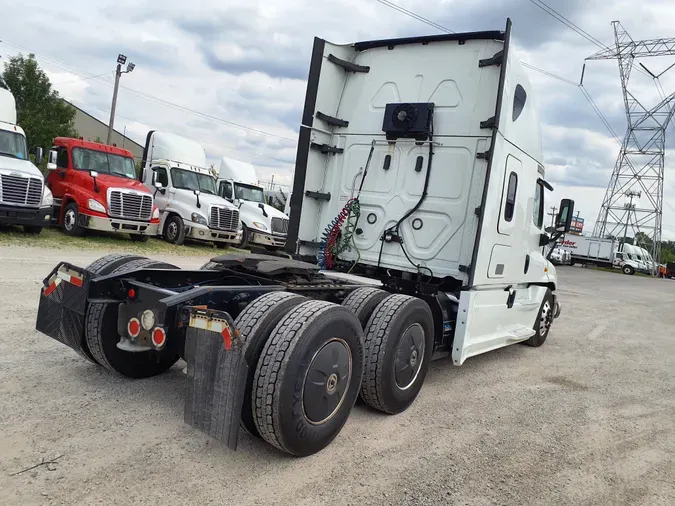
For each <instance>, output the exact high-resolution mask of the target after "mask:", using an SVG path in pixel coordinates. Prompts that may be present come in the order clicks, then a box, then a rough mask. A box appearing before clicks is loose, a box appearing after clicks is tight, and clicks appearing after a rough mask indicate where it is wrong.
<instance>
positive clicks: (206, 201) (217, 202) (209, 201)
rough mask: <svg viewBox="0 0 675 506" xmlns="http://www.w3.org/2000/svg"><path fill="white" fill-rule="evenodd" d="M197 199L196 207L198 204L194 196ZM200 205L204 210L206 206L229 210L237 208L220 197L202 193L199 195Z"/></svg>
mask: <svg viewBox="0 0 675 506" xmlns="http://www.w3.org/2000/svg"><path fill="white" fill-rule="evenodd" d="M194 199H195V205H196V203H197V197H196V196H194ZM199 203H200V204H201V205H202V209H204V206H206V207H208V208H210V207H211V206H216V207H225V208H227V209H232V210H236V209H237V207H236V206H234V205H233V204H231V203H230V202H228V201H227V200H225V199H224V198H222V197H219V196H218V195H211V194H209V193H200V194H199Z"/></svg>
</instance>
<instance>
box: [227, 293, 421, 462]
mask: <svg viewBox="0 0 675 506" xmlns="http://www.w3.org/2000/svg"><path fill="white" fill-rule="evenodd" d="M235 327H236V328H237V329H239V331H240V332H241V335H242V338H243V339H244V341H245V345H244V347H245V348H244V349H245V352H244V353H245V359H246V361H247V363H248V366H249V371H250V372H249V377H248V381H247V385H246V389H245V394H244V403H243V409H242V416H241V425H242V427H243V428H244V429H245V430H246V431H248V432H249V433H251V434H253V435H255V436H258V437H261V438H263V439H264V440H265V441H267V442H268V443H270V444H272V445H273V446H276V447H277V448H279V449H281V450H283V451H286V452H288V453H291V454H293V455H296V456H306V455H311V454H313V453H316V452H318V451H320V450H321V449H323V448H325V447H326V446H327V445H328V444H329V443H330V442H331V441H332V440H333V439H334V438H335V437H336V436H337V434H338V433H339V432H340V430H341V429H342V427H343V425H344V423H345V422H346V421H347V417H348V416H349V413H350V411H351V409H352V407H353V405H354V403H355V402H356V399H357V397H358V396H359V395H360V396H361V398H362V399H363V400H364V401H365V402H366V403H367V404H369V405H370V406H372V407H374V408H376V409H378V410H380V411H383V412H385V413H390V414H395V413H400V412H402V411H404V410H406V409H407V408H408V407H409V406H410V405H411V404H412V402H413V401H414V400H415V398H416V397H417V394H418V393H419V391H420V388H421V387H422V383H423V382H424V378H425V376H426V374H427V371H428V369H429V362H430V360H431V353H432V345H433V318H432V315H431V310H430V309H429V306H428V305H427V304H426V303H425V302H424V301H422V300H421V299H417V298H415V297H409V296H405V295H390V294H389V293H387V292H385V291H383V290H379V289H373V288H360V289H357V290H355V291H354V292H352V293H351V294H350V295H349V296H348V297H347V298H346V299H345V300H344V301H343V304H342V306H339V305H337V304H333V303H330V302H325V301H318V300H309V299H307V298H305V297H303V296H300V295H296V294H292V293H287V292H273V293H268V294H265V295H263V296H261V297H259V298H258V299H256V300H255V301H254V302H252V303H251V304H249V305H248V306H247V307H246V308H245V309H244V311H242V313H241V314H240V315H239V316H238V318H237V319H236V321H235ZM364 328H365V332H364Z"/></svg>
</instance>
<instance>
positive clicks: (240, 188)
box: [234, 183, 265, 204]
mask: <svg viewBox="0 0 675 506" xmlns="http://www.w3.org/2000/svg"><path fill="white" fill-rule="evenodd" d="M234 198H236V199H239V200H248V201H251V202H262V203H263V204H264V203H265V195H263V189H262V188H260V187H259V186H253V185H249V184H241V183H235V184H234Z"/></svg>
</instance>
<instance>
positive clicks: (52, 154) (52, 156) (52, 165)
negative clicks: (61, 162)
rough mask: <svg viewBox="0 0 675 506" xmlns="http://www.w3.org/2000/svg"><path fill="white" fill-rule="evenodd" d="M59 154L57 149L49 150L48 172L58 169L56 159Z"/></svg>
mask: <svg viewBox="0 0 675 506" xmlns="http://www.w3.org/2000/svg"><path fill="white" fill-rule="evenodd" d="M58 156H59V153H58V152H57V151H56V150H55V149H51V150H49V157H48V158H47V170H54V169H56V158H57V157H58Z"/></svg>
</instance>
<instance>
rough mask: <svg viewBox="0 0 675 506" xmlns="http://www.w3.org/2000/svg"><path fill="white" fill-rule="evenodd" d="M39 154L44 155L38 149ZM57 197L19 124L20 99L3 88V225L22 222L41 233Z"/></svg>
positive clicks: (0, 211) (0, 130)
mask: <svg viewBox="0 0 675 506" xmlns="http://www.w3.org/2000/svg"><path fill="white" fill-rule="evenodd" d="M36 155H37V156H36V158H42V149H38V153H36ZM52 204H53V197H52V193H51V191H50V190H49V188H47V186H46V185H45V181H44V176H43V175H42V173H41V172H40V169H38V168H37V167H36V166H35V165H34V164H33V163H32V162H31V161H30V158H29V154H28V142H27V141H26V134H25V133H24V131H23V129H22V128H21V127H20V126H19V125H17V124H16V101H15V100H14V96H13V95H12V93H11V92H10V91H9V90H6V89H4V88H0V225H22V226H23V229H24V231H25V232H28V233H32V234H39V233H40V232H41V231H42V227H45V226H47V225H49V222H50V220H51V215H52Z"/></svg>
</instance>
